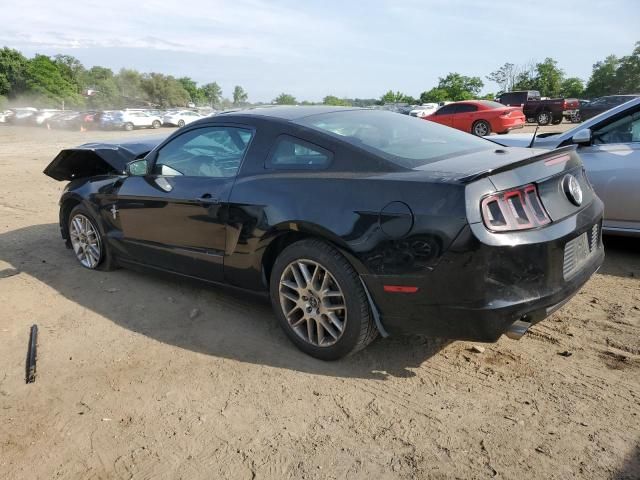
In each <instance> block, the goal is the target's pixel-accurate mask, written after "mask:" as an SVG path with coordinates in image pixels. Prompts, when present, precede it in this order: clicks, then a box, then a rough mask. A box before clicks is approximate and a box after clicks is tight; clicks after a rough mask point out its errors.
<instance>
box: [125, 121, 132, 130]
mask: <svg viewBox="0 0 640 480" xmlns="http://www.w3.org/2000/svg"><path fill="white" fill-rule="evenodd" d="M124 129H125V130H126V131H127V132H130V131H131V130H133V123H131V122H127V123H125V124H124Z"/></svg>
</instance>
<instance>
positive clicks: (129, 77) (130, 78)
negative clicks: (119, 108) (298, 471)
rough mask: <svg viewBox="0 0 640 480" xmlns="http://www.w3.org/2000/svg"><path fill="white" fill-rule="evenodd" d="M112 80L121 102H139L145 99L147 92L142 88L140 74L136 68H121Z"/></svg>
mask: <svg viewBox="0 0 640 480" xmlns="http://www.w3.org/2000/svg"><path fill="white" fill-rule="evenodd" d="M114 80H115V82H116V85H117V87H118V93H119V94H120V97H121V99H122V101H123V102H125V103H131V102H132V101H138V102H139V103H141V102H143V101H145V100H147V94H146V93H145V91H144V89H143V88H142V74H141V73H140V72H138V71H137V70H133V69H128V68H122V69H120V71H119V72H118V74H117V75H116V76H115V78H114Z"/></svg>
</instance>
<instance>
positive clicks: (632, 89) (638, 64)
mask: <svg viewBox="0 0 640 480" xmlns="http://www.w3.org/2000/svg"><path fill="white" fill-rule="evenodd" d="M616 87H617V93H638V92H640V42H636V46H635V48H634V49H633V53H632V54H631V55H627V56H624V57H622V58H621V59H620V63H619V65H618V69H617V70H616Z"/></svg>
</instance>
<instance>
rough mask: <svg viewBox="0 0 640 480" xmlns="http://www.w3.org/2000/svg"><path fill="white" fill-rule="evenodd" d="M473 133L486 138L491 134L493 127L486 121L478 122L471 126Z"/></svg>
mask: <svg viewBox="0 0 640 480" xmlns="http://www.w3.org/2000/svg"><path fill="white" fill-rule="evenodd" d="M471 133H473V134H474V135H475V136H476V137H484V136H486V135H489V134H490V133H491V125H489V122H487V121H486V120H478V121H476V122H474V123H473V125H472V126H471Z"/></svg>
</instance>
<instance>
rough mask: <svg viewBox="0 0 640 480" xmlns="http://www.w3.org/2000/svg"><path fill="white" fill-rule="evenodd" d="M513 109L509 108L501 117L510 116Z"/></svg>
mask: <svg viewBox="0 0 640 480" xmlns="http://www.w3.org/2000/svg"><path fill="white" fill-rule="evenodd" d="M511 112H512V110H507V111H506V112H502V114H501V115H500V116H501V117H510V116H511Z"/></svg>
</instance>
